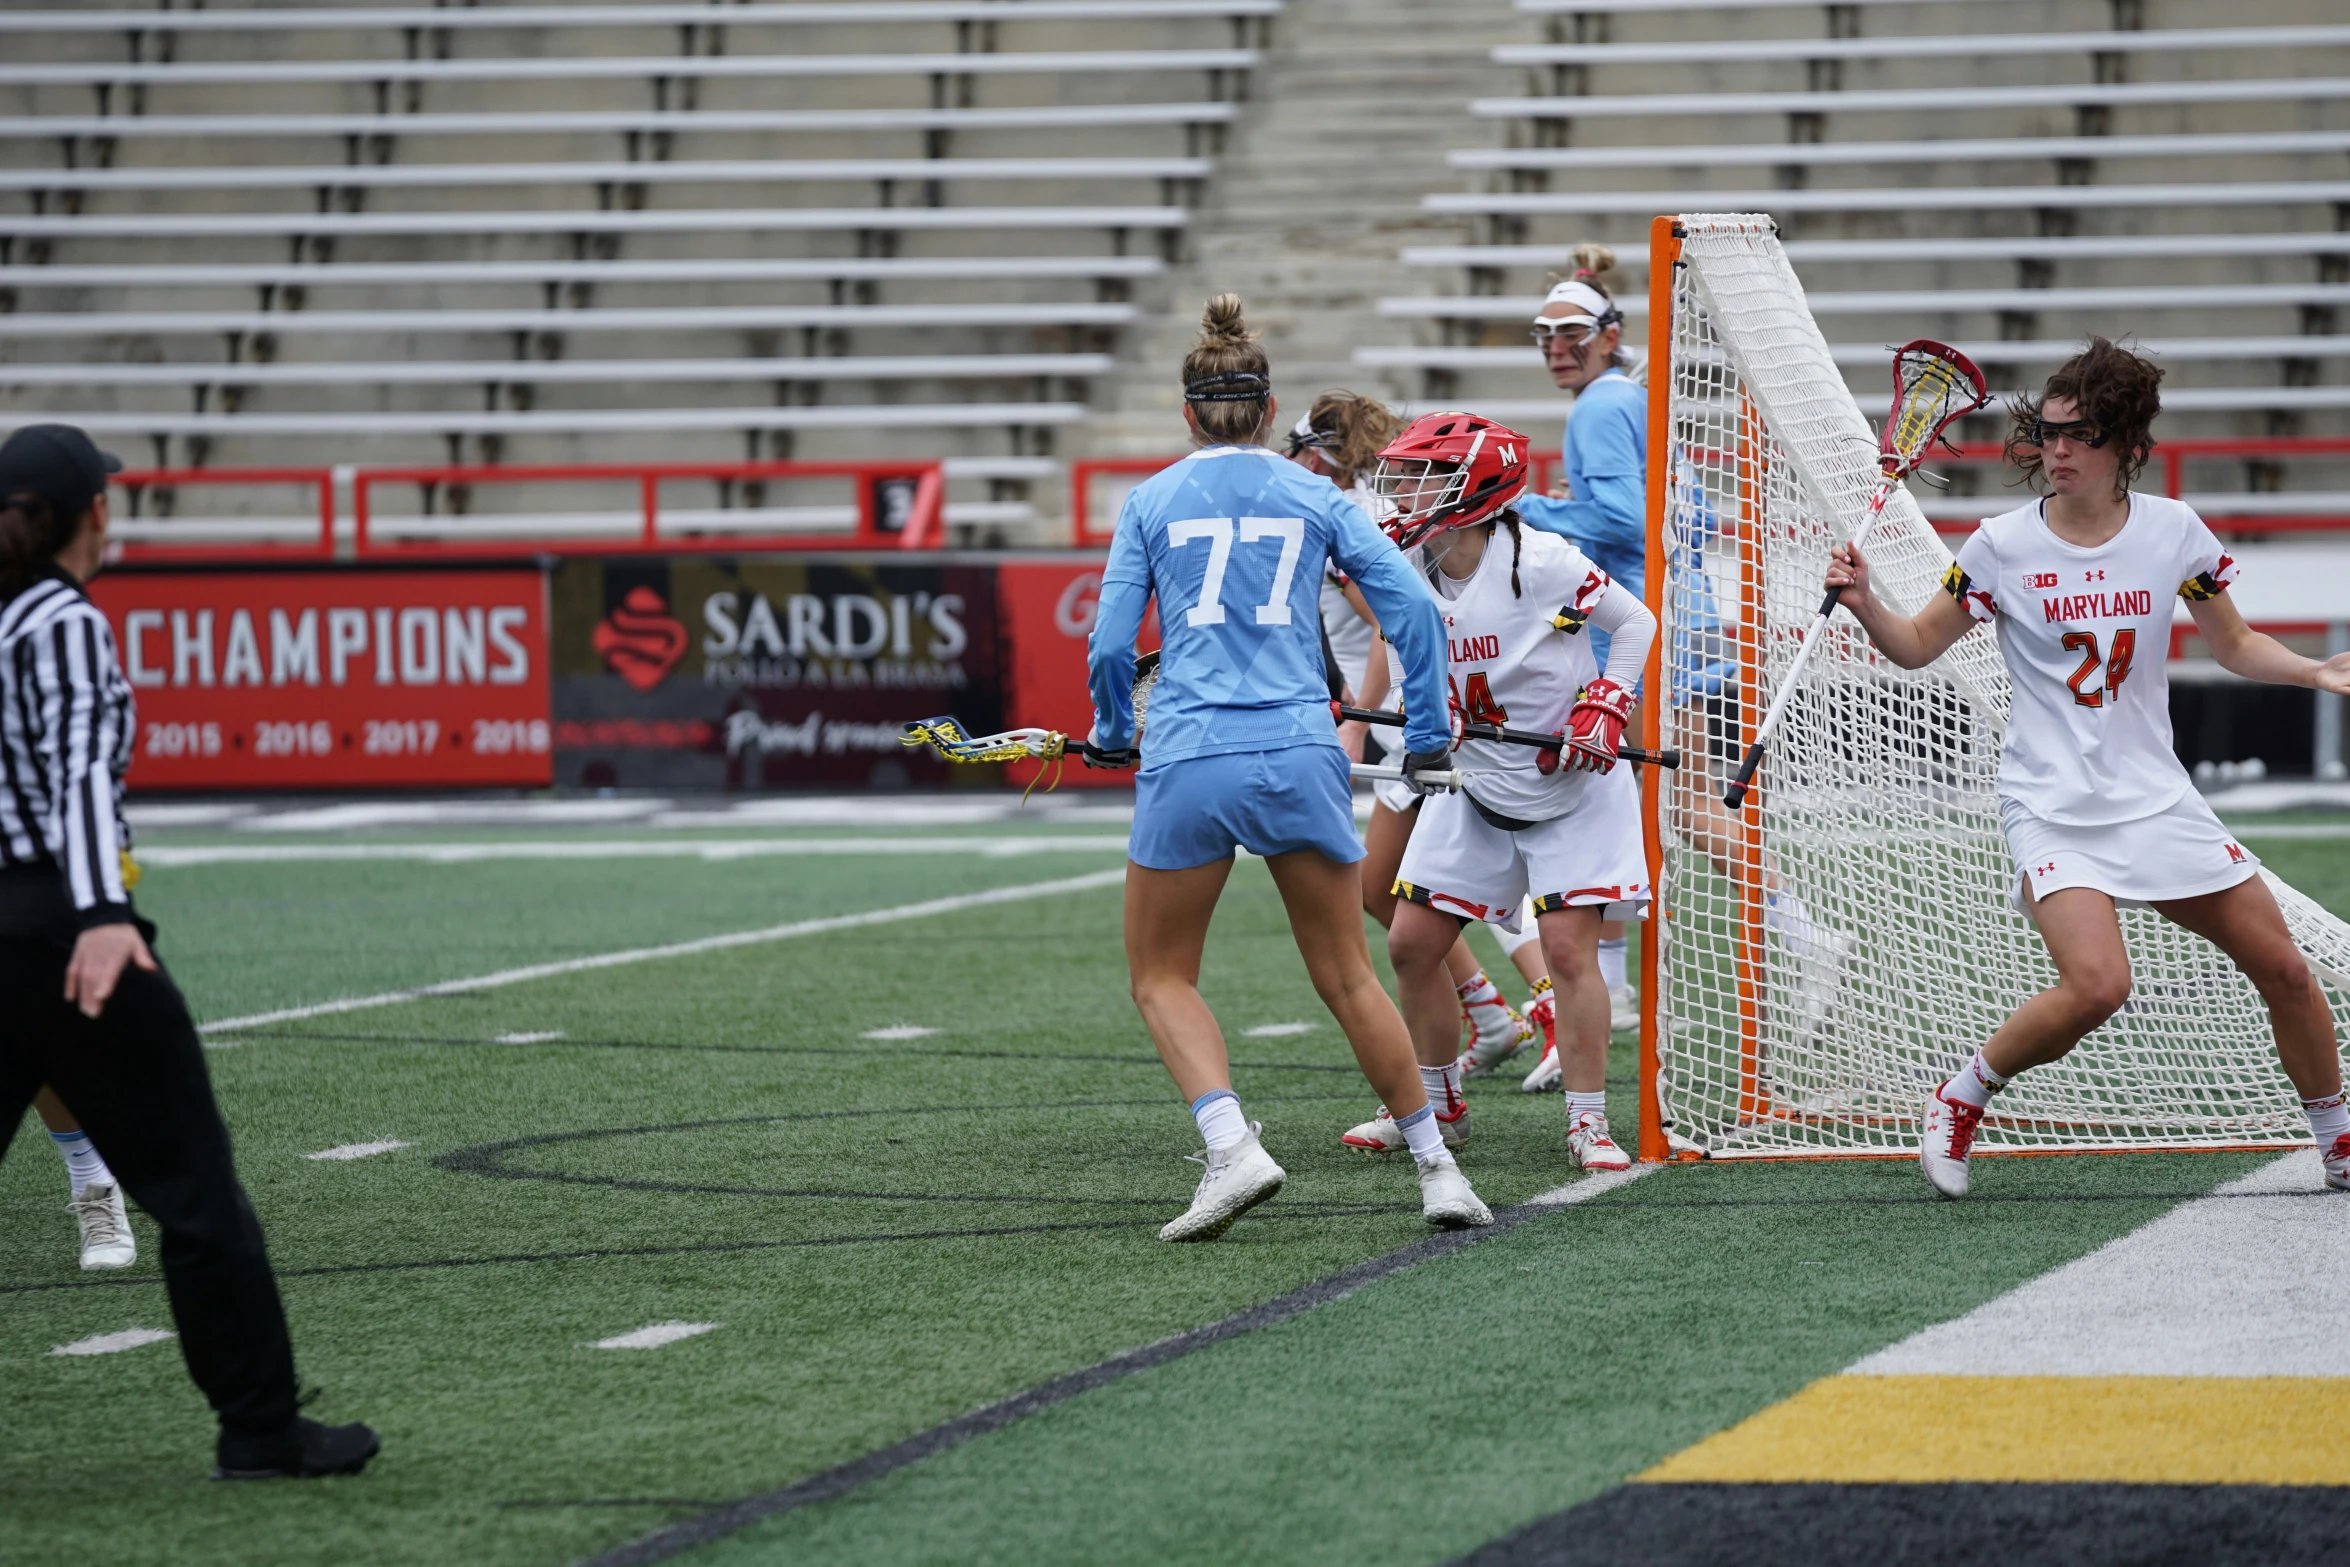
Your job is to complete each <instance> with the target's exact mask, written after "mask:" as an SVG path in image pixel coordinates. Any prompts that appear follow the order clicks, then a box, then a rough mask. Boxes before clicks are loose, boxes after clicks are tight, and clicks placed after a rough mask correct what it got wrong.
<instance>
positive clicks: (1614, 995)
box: [1607, 985, 1640, 1034]
mask: <svg viewBox="0 0 2350 1567" xmlns="http://www.w3.org/2000/svg"><path fill="white" fill-rule="evenodd" d="M1639 1026H1640V993H1639V992H1638V991H1636V990H1634V989H1633V988H1632V987H1631V986H1630V985H1615V986H1611V987H1609V990H1608V993H1607V1028H1608V1032H1609V1033H1611V1034H1621V1033H1623V1032H1624V1031H1625V1030H1626V1029H1632V1028H1638V1027H1639Z"/></svg>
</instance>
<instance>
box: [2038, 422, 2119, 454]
mask: <svg viewBox="0 0 2350 1567" xmlns="http://www.w3.org/2000/svg"><path fill="white" fill-rule="evenodd" d="M2023 438H2024V444H2025V445H2026V446H2046V445H2047V444H2048V443H2049V442H2050V441H2054V440H2060V439H2061V440H2067V441H2072V442H2074V443H2076V444H2078V445H2081V446H2086V447H2089V448H2090V449H2091V450H2095V449H2096V448H2098V447H2101V446H2103V445H2104V444H2105V442H2106V439H2107V432H2106V430H2105V428H2104V427H2103V426H2102V425H2100V424H2098V423H2097V421H2096V420H2094V419H2075V420H2072V421H2071V422H2069V423H2066V424H2051V423H2049V422H2048V421H2047V420H2046V419H2034V420H2033V421H2032V422H2031V423H2029V424H2027V425H2025V426H2024V437H2023Z"/></svg>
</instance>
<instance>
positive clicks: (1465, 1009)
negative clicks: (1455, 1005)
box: [1461, 996, 1534, 1077]
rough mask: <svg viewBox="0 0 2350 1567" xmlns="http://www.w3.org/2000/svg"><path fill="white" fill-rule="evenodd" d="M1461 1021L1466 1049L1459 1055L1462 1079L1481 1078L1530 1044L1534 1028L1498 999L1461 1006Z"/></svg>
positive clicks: (1507, 1004)
mask: <svg viewBox="0 0 2350 1567" xmlns="http://www.w3.org/2000/svg"><path fill="white" fill-rule="evenodd" d="M1461 1021H1462V1022H1464V1023H1466V1024H1467V1025H1468V1028H1469V1048H1468V1049H1466V1050H1464V1051H1462V1052H1461V1076H1463V1077H1483V1076H1485V1075H1486V1074H1487V1073H1489V1072H1491V1071H1493V1070H1494V1069H1495V1068H1496V1067H1499V1066H1500V1065H1501V1064H1502V1063H1503V1062H1504V1061H1507V1060H1508V1059H1509V1058H1510V1057H1512V1056H1514V1055H1516V1054H1517V1053H1518V1052H1519V1051H1521V1050H1523V1049H1525V1048H1526V1046H1527V1045H1529V1044H1531V1043H1533V1040H1534V1025H1533V1024H1531V1023H1529V1022H1527V1021H1526V1020H1525V1019H1524V1018H1522V1017H1520V1016H1519V1015H1518V1014H1517V1012H1516V1011H1514V1010H1513V1009H1512V1008H1511V1006H1510V1004H1509V1003H1508V1002H1507V1001H1504V1000H1503V999H1501V997H1499V996H1496V997H1494V998H1493V999H1492V1000H1491V1001H1480V1002H1478V1003H1477V1004H1476V1005H1475V1006H1471V1005H1469V1004H1467V1003H1466V1002H1464V1003H1462V1005H1461Z"/></svg>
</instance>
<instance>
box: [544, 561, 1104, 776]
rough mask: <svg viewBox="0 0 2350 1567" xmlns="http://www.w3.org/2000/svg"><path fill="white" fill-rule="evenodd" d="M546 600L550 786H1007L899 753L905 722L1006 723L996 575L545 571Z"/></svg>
mask: <svg viewBox="0 0 2350 1567" xmlns="http://www.w3.org/2000/svg"><path fill="white" fill-rule="evenodd" d="M553 604H554V644H553V654H552V667H553V671H554V679H553V701H554V738H555V752H556V755H555V779H556V782H558V783H561V784H566V785H574V786H580V787H587V788H598V787H622V788H654V789H681V790H682V789H711V790H718V789H725V790H742V789H775V788H792V787H806V786H827V787H836V788H840V787H848V788H853V787H878V788H895V787H903V786H906V785H916V784H918V785H938V784H946V783H957V784H964V785H983V786H993V785H994V784H996V783H997V782H998V781H999V779H1000V777H1001V772H1000V769H997V768H992V767H955V766H953V765H952V764H949V763H945V762H941V761H939V760H938V759H937V758H936V757H934V756H932V755H930V754H929V753H928V752H927V751H921V750H914V749H910V748H908V747H906V746H904V745H901V744H900V743H899V736H900V734H901V733H902V732H903V730H904V728H905V726H906V725H907V724H908V723H910V722H912V721H914V720H916V719H921V718H930V717H934V716H936V715H938V714H941V713H951V714H953V715H954V716H955V717H957V718H959V719H961V720H962V721H963V723H964V724H965V725H966V726H967V727H968V728H969V729H970V730H971V731H972V732H973V733H985V732H988V731H991V730H995V729H1000V728H1002V727H1004V671H1003V668H1002V663H1001V658H1000V650H999V647H998V641H999V627H998V623H997V615H996V567H995V566H994V565H993V564H992V563H979V564H966V563H961V562H958V561H957V560H956V559H955V558H954V557H944V558H940V557H932V558H929V559H927V560H921V561H919V562H917V563H910V564H899V563H897V562H896V561H877V560H873V559H870V558H826V557H815V558H805V557H782V556H771V557H754V558H733V557H725V556H676V557H672V558H669V559H658V558H656V559H651V560H646V559H641V558H637V559H610V560H597V559H572V560H566V561H564V562H563V563H562V564H560V565H559V566H557V567H556V568H555V573H554V590H553ZM1079 662H1080V665H1082V662H1083V658H1082V654H1080V658H1079ZM1078 678H1079V681H1080V684H1082V681H1083V675H1082V673H1080V675H1079V677H1078Z"/></svg>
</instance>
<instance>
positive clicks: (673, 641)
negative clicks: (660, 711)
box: [590, 587, 686, 691]
mask: <svg viewBox="0 0 2350 1567" xmlns="http://www.w3.org/2000/svg"><path fill="white" fill-rule="evenodd" d="M590 640H591V641H592V642H593V643H594V644H595V649H596V652H597V654H598V655H599V656H601V657H602V659H603V660H604V667H605V668H607V669H609V670H611V671H612V673H614V674H616V675H618V676H619V677H620V678H621V679H623V680H625V681H627V682H628V683H629V684H630V685H632V686H634V687H636V688H637V689H638V690H639V691H650V690H652V689H653V687H655V686H657V685H659V684H660V683H661V682H662V681H663V680H666V679H667V678H668V677H669V671H671V670H672V669H675V668H676V667H677V661H678V660H679V659H681V658H683V657H685V647H686V631H685V627H684V626H682V625H680V624H679V623H678V621H677V619H676V618H675V617H674V616H672V615H671V614H670V613H669V606H668V605H667V604H665V603H663V602H662V600H661V595H660V594H658V593H655V592H654V591H653V590H652V589H651V588H641V587H640V588H631V589H629V590H628V596H627V597H626V598H624V599H622V600H621V601H620V604H619V607H618V608H616V609H614V610H613V611H612V613H611V614H609V615H606V616H605V617H604V618H603V619H602V620H601V621H600V622H598V623H597V625H596V630H595V635H594V636H593V637H592V638H591V639H590Z"/></svg>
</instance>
